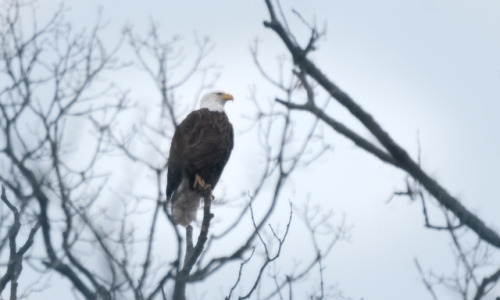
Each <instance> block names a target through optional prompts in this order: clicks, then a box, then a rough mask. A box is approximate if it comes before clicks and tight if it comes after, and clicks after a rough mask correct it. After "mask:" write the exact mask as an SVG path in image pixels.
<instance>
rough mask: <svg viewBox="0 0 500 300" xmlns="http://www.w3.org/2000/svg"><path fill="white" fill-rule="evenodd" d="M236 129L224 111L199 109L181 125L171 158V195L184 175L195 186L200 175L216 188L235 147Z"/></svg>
mask: <svg viewBox="0 0 500 300" xmlns="http://www.w3.org/2000/svg"><path fill="white" fill-rule="evenodd" d="M233 142H234V141H233V128H232V126H231V123H229V120H228V118H227V115H226V114H225V113H223V112H211V111H209V110H208V109H199V110H196V111H193V112H192V113H190V114H189V115H188V116H187V117H186V119H184V121H182V122H181V124H179V126H177V129H176V131H175V134H174V137H173V139H172V144H171V146H170V156H169V158H168V174H167V198H170V196H171V195H172V193H173V192H174V191H175V190H176V189H177V188H178V187H179V185H180V183H181V181H182V178H183V176H184V175H185V176H187V177H188V178H189V185H190V187H191V188H192V186H193V183H194V178H195V175H196V174H198V175H200V176H201V178H202V179H203V180H205V182H206V183H207V184H210V185H212V189H213V188H214V187H215V185H216V184H217V182H218V181H219V178H220V175H221V174H222V170H223V169H224V166H225V165H226V163H227V161H228V159H229V155H230V154H231V150H232V149H233Z"/></svg>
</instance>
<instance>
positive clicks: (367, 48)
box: [39, 0, 500, 300]
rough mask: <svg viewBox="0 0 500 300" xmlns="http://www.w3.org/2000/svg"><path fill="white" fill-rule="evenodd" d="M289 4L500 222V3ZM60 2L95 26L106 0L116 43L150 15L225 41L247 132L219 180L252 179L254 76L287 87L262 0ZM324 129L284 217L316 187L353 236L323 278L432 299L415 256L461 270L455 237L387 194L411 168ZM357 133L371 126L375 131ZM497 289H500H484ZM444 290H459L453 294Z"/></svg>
mask: <svg viewBox="0 0 500 300" xmlns="http://www.w3.org/2000/svg"><path fill="white" fill-rule="evenodd" d="M282 2H283V3H282V5H283V8H284V11H285V13H286V14H287V16H288V19H289V21H290V24H291V26H292V30H296V32H297V33H298V37H299V38H301V37H302V38H304V37H306V34H307V32H306V31H304V27H302V26H301V23H300V21H298V20H297V18H296V17H295V16H294V15H293V14H291V13H290V9H291V8H294V9H296V10H297V11H299V12H301V13H302V16H303V17H304V18H305V19H306V20H313V19H315V20H316V22H317V23H318V24H320V25H321V24H324V23H325V22H326V26H327V27H326V28H327V32H326V37H325V38H324V39H322V40H321V41H320V43H319V44H318V46H319V50H318V51H317V52H315V53H314V55H313V58H314V61H315V62H317V63H318V66H319V67H320V68H321V69H322V70H323V71H324V72H325V73H326V74H327V76H329V78H330V79H332V80H333V81H334V82H335V83H337V84H338V85H339V86H340V87H341V88H342V89H343V90H344V91H346V92H347V93H348V94H350V95H351V96H352V97H353V98H354V99H355V101H357V102H358V103H359V104H360V105H361V106H363V108H365V109H366V110H367V111H368V112H370V113H371V114H372V115H373V116H374V118H375V119H376V120H377V121H378V122H380V124H381V125H382V126H383V127H384V128H385V129H386V130H387V131H388V132H389V134H390V135H391V136H392V137H393V138H394V139H395V140H396V141H397V142H399V143H400V144H401V145H402V146H403V147H405V148H406V149H407V150H408V151H409V152H410V153H411V155H412V157H413V158H415V157H416V154H417V139H419V141H420V145H421V150H422V164H423V167H424V169H425V170H426V171H427V172H428V173H429V174H430V175H431V176H433V177H434V178H436V179H437V180H438V181H439V182H440V183H441V184H442V185H443V186H444V187H445V188H446V189H447V190H448V191H450V192H451V194H452V195H454V196H457V197H458V199H460V200H461V201H462V203H463V204H464V205H465V206H466V207H467V208H469V209H470V210H471V211H473V212H475V213H477V214H478V216H479V217H481V218H482V219H483V220H484V221H485V222H486V223H487V224H488V225H489V226H491V227H492V228H494V229H495V230H497V232H500V218H499V215H500V189H499V186H498V185H499V183H500V180H499V179H500V178H499V177H500V176H499V174H498V173H499V171H498V170H500V155H499V154H500V142H499V136H500V135H499V129H500V119H499V118H498V117H497V115H498V112H499V110H500V55H499V53H500V18H499V15H500V2H499V1H493V0H491V1H486V0H478V1H462V0H457V1H452V0H418V1H417V0H406V1H396V0H392V1H391V0H380V1H371V0H350V1H338V0H336V1H333V0H332V1H305V0H290V1H285V0H284V1H282ZM58 3H60V2H59V1H55V0H54V1H53V0H42V1H40V3H39V6H40V13H41V14H42V15H44V14H50V12H51V11H53V10H54V9H55V8H56V7H57V4H58ZM64 4H65V6H66V7H68V8H70V9H71V10H70V11H69V13H68V20H71V21H72V22H74V23H75V24H77V26H84V25H87V26H90V25H92V24H93V21H94V20H95V19H96V16H97V11H98V8H99V7H102V13H103V17H104V19H105V20H108V21H109V25H108V27H107V28H106V30H105V33H106V41H107V42H109V43H110V44H112V43H113V42H115V41H116V40H117V39H118V37H119V33H120V32H121V28H123V26H124V25H125V24H126V23H128V24H131V25H133V27H134V30H135V32H136V33H141V34H144V33H145V32H146V30H147V28H148V25H149V20H150V19H153V20H155V21H157V22H158V23H159V25H160V33H161V34H162V36H163V37H164V38H165V39H169V38H170V37H171V36H173V35H181V36H183V37H184V38H185V40H186V43H185V45H187V46H189V45H190V44H191V42H192V41H193V40H194V36H195V35H194V34H195V33H196V34H197V35H199V36H209V37H210V39H211V40H212V41H213V42H214V43H215V48H214V50H213V52H212V54H211V55H210V56H209V58H208V62H213V63H215V64H217V65H218V66H220V79H219V80H218V82H217V84H216V86H217V87H219V88H221V89H223V90H225V91H227V92H230V93H232V94H233V95H234V96H235V98H236V101H235V102H234V103H232V104H229V105H228V106H227V112H228V114H229V116H230V119H231V121H232V123H233V124H234V127H235V129H236V132H237V136H236V147H235V149H234V152H233V155H232V157H231V160H230V162H229V164H228V167H227V168H226V171H225V173H224V175H223V178H222V181H223V182H222V185H221V186H222V188H220V189H225V190H226V191H227V193H228V194H229V195H231V194H233V195H236V194H237V193H239V192H241V191H242V190H245V182H247V181H251V179H252V175H254V174H255V170H252V168H253V167H254V166H255V165H256V164H257V163H258V162H257V161H256V160H255V159H254V158H253V153H254V152H255V151H256V149H252V147H253V146H255V143H254V141H255V136H252V135H251V134H243V133H242V132H243V131H244V129H245V128H247V125H248V124H247V123H246V121H245V119H244V118H243V115H244V114H245V113H246V111H247V109H248V108H249V107H250V104H249V102H248V101H246V100H248V98H249V96H250V86H251V85H255V87H256V89H257V95H258V96H259V97H261V98H262V99H261V101H273V99H274V97H275V96H282V95H280V94H279V91H277V90H275V89H273V88H272V87H271V86H270V85H269V84H268V83H266V82H265V81H264V80H263V78H262V77H261V76H260V74H259V73H258V71H257V68H256V67H255V65H254V63H253V61H252V58H251V55H250V51H249V46H250V45H251V44H252V42H253V41H254V40H255V38H258V39H259V40H260V41H261V45H260V46H261V47H260V57H261V58H262V62H263V65H264V66H265V67H267V68H268V70H269V71H270V72H271V73H272V72H276V68H275V67H276V65H277V63H276V58H277V57H278V56H279V55H282V54H286V51H285V49H284V48H283V46H282V44H281V42H280V41H279V40H278V38H277V36H276V35H275V34H274V33H273V32H271V31H270V30H268V29H265V28H264V27H263V25H262V21H264V20H268V13H267V10H266V7H265V4H264V1H257V0H240V1H229V0H217V1H194V0H188V1H150V0H141V1H118V0H115V1H111V0H109V1H97V0H95V1H76V0H74V1H65V2H64ZM186 51H187V52H188V53H189V51H190V49H189V48H188V49H186ZM123 55H127V54H123ZM131 58H132V57H131ZM131 58H130V59H131ZM125 59H126V58H125ZM115 80H116V81H117V82H118V83H119V84H122V85H123V86H128V87H129V88H130V90H131V96H132V97H134V99H135V100H136V101H146V99H148V98H156V97H158V95H157V93H156V91H154V90H152V89H151V88H150V86H149V87H148V83H146V82H147V80H148V79H147V78H146V77H145V75H144V73H140V72H137V71H134V72H124V73H123V74H122V75H121V76H118V77H117V78H115ZM184 93H185V94H184V95H183V96H184V97H186V98H187V99H192V98H189V97H192V96H194V95H193V94H190V93H189V90H185V91H184ZM193 101H194V100H193ZM332 107H333V108H334V109H332V113H334V115H335V117H336V118H337V119H339V120H341V121H342V122H345V123H346V124H349V125H352V126H353V127H354V128H356V129H359V128H360V126H359V125H358V124H357V123H356V122H355V121H353V120H352V118H350V116H349V115H348V113H346V112H345V111H344V110H343V109H341V108H340V107H338V106H332ZM299 116H300V115H299ZM297 121H300V119H297ZM323 129H324V132H325V133H326V137H327V138H328V142H329V143H330V144H331V145H332V146H333V150H332V151H330V152H329V153H327V155H325V156H323V157H322V158H321V159H320V160H319V161H317V162H315V163H314V164H312V165H311V166H309V167H308V168H307V169H302V170H299V171H298V172H297V173H296V174H295V175H294V176H293V177H292V178H291V181H290V182H289V183H288V187H287V189H285V190H284V191H283V193H282V203H283V205H282V206H283V209H284V213H283V214H281V215H280V214H278V218H277V219H278V220H279V219H280V218H281V221H282V222H283V220H286V215H287V213H288V212H287V210H286V206H287V205H288V204H287V203H286V202H287V201H286V200H287V199H291V200H292V201H293V202H294V203H295V204H297V205H300V203H302V202H303V201H304V199H305V198H307V197H310V199H311V201H312V202H313V203H315V204H319V205H322V206H324V207H325V209H332V210H334V211H335V213H336V215H337V216H339V217H340V216H342V215H345V217H346V219H347V222H348V223H349V224H352V225H353V228H352V231H351V236H352V237H351V240H350V242H348V243H341V244H339V245H337V246H336V247H335V248H334V250H333V252H332V253H331V255H330V256H329V258H328V260H327V262H326V270H325V276H326V279H325V281H327V282H328V283H330V284H336V285H337V287H338V288H339V289H341V290H342V291H343V292H344V293H345V295H347V296H349V297H352V298H353V299H361V298H364V299H410V300H411V299H431V298H430V295H429V294H428V293H427V292H426V291H425V288H424V286H423V284H422V282H421V280H420V276H419V274H418V272H417V270H416V268H415V265H414V262H413V259H414V258H416V257H417V258H418V259H419V261H420V263H421V264H422V266H423V268H424V270H426V271H427V270H430V269H431V268H432V269H433V270H434V271H435V272H436V273H438V274H439V273H441V272H445V273H447V272H451V271H452V270H453V268H454V261H453V257H452V256H451V252H450V250H449V248H448V245H449V244H450V242H451V241H450V238H449V236H448V235H447V234H446V233H442V232H435V231H429V230H426V229H424V227H423V224H424V219H423V215H422V210H421V205H420V204H419V203H410V202H409V201H408V200H407V199H404V198H401V199H394V200H393V201H392V202H390V203H387V199H388V198H389V197H390V196H391V193H392V192H393V191H394V190H395V189H397V188H402V187H403V186H404V178H405V176H404V174H402V173H401V172H399V171H397V170H395V169H394V168H393V167H391V166H388V165H385V164H383V163H381V162H379V161H378V160H377V159H375V158H374V157H372V156H371V155H369V154H366V153H365V152H363V151H361V150H359V149H357V148H356V147H355V146H354V145H353V143H352V142H349V141H346V139H345V138H343V137H341V136H339V135H338V134H335V133H331V132H330V130H329V129H328V128H327V127H324V128H323ZM359 132H360V133H362V134H363V135H364V136H365V137H369V136H368V134H367V132H366V131H365V130H362V129H361V130H360V131H359ZM369 139H370V140H373V138H371V137H369ZM215 213H216V214H217V212H215ZM435 217H436V218H438V216H437V215H435ZM274 221H276V220H274ZM276 222H277V221H276ZM295 222H300V221H299V219H298V218H297V219H296V220H295ZM296 228H297V231H295V232H293V231H292V233H291V235H290V237H289V240H288V241H287V244H286V245H285V248H286V252H284V254H283V256H284V257H285V258H291V257H298V256H299V253H300V251H302V250H301V247H302V246H303V244H304V237H303V235H302V234H303V232H301V231H300V229H299V226H296ZM292 229H293V227H292ZM497 258H498V257H497ZM497 262H498V261H497ZM234 275H235V272H234V270H229V271H228V269H224V270H222V271H220V272H219V273H217V276H216V277H214V279H212V281H210V280H209V281H207V282H205V283H202V284H201V285H200V286H199V292H197V293H196V294H198V295H203V293H202V292H201V291H208V294H207V295H209V296H206V297H205V298H202V297H201V296H200V299H216V298H217V297H219V296H220V294H219V292H220V291H213V290H210V288H209V287H210V286H213V285H215V284H219V283H220V282H224V281H225V280H229V281H231V282H232V279H233V277H234ZM55 277H56V276H54V278H55ZM214 280H216V281H217V280H218V281H217V282H215V281H214ZM212 293H213V294H212ZM210 295H214V296H210ZM445 295H446V294H445ZM498 295H500V288H497V289H496V291H494V292H492V293H491V294H490V295H489V296H490V297H491V298H488V297H487V298H486V299H493V298H494V297H493V296H498ZM207 297H209V298H207ZM443 299H454V298H453V297H452V295H451V294H449V298H443Z"/></svg>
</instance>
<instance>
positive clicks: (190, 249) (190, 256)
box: [173, 187, 214, 300]
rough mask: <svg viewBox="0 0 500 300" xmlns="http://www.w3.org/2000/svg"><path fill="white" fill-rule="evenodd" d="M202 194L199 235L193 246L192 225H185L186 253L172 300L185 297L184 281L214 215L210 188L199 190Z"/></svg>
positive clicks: (203, 245) (200, 251) (201, 246)
mask: <svg viewBox="0 0 500 300" xmlns="http://www.w3.org/2000/svg"><path fill="white" fill-rule="evenodd" d="M200 192H201V194H202V195H203V202H204V207H203V221H202V222H201V230H200V235H199V236H198V241H197V242H196V246H193V227H192V226H191V225H189V226H187V227H186V254H185V256H184V263H183V266H182V269H180V270H179V271H178V273H177V277H176V279H175V286H174V296H173V299H174V300H185V299H186V283H187V282H188V280H189V273H190V272H191V270H192V269H193V266H194V264H195V263H196V262H197V261H198V258H200V255H201V253H202V251H203V248H204V247H205V243H206V242H207V240H208V229H209V227H210V220H212V218H213V217H214V215H213V214H212V213H211V212H210V208H211V204H212V198H211V189H210V187H207V188H206V189H205V190H204V191H200Z"/></svg>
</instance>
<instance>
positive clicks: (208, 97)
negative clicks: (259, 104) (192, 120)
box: [200, 91, 234, 112]
mask: <svg viewBox="0 0 500 300" xmlns="http://www.w3.org/2000/svg"><path fill="white" fill-rule="evenodd" d="M229 100H234V98H233V95H231V94H228V93H224V92H221V91H215V92H210V93H207V94H205V95H204V96H203V97H202V98H201V102H200V108H207V109H208V110H210V111H218V112H223V111H224V105H225V104H226V102H227V101H229Z"/></svg>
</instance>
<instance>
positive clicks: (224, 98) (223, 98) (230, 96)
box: [221, 94, 234, 101]
mask: <svg viewBox="0 0 500 300" xmlns="http://www.w3.org/2000/svg"><path fill="white" fill-rule="evenodd" d="M221 99H222V100H226V101H228V100H233V101H234V98H233V95H231V94H224V95H222V97H221Z"/></svg>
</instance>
